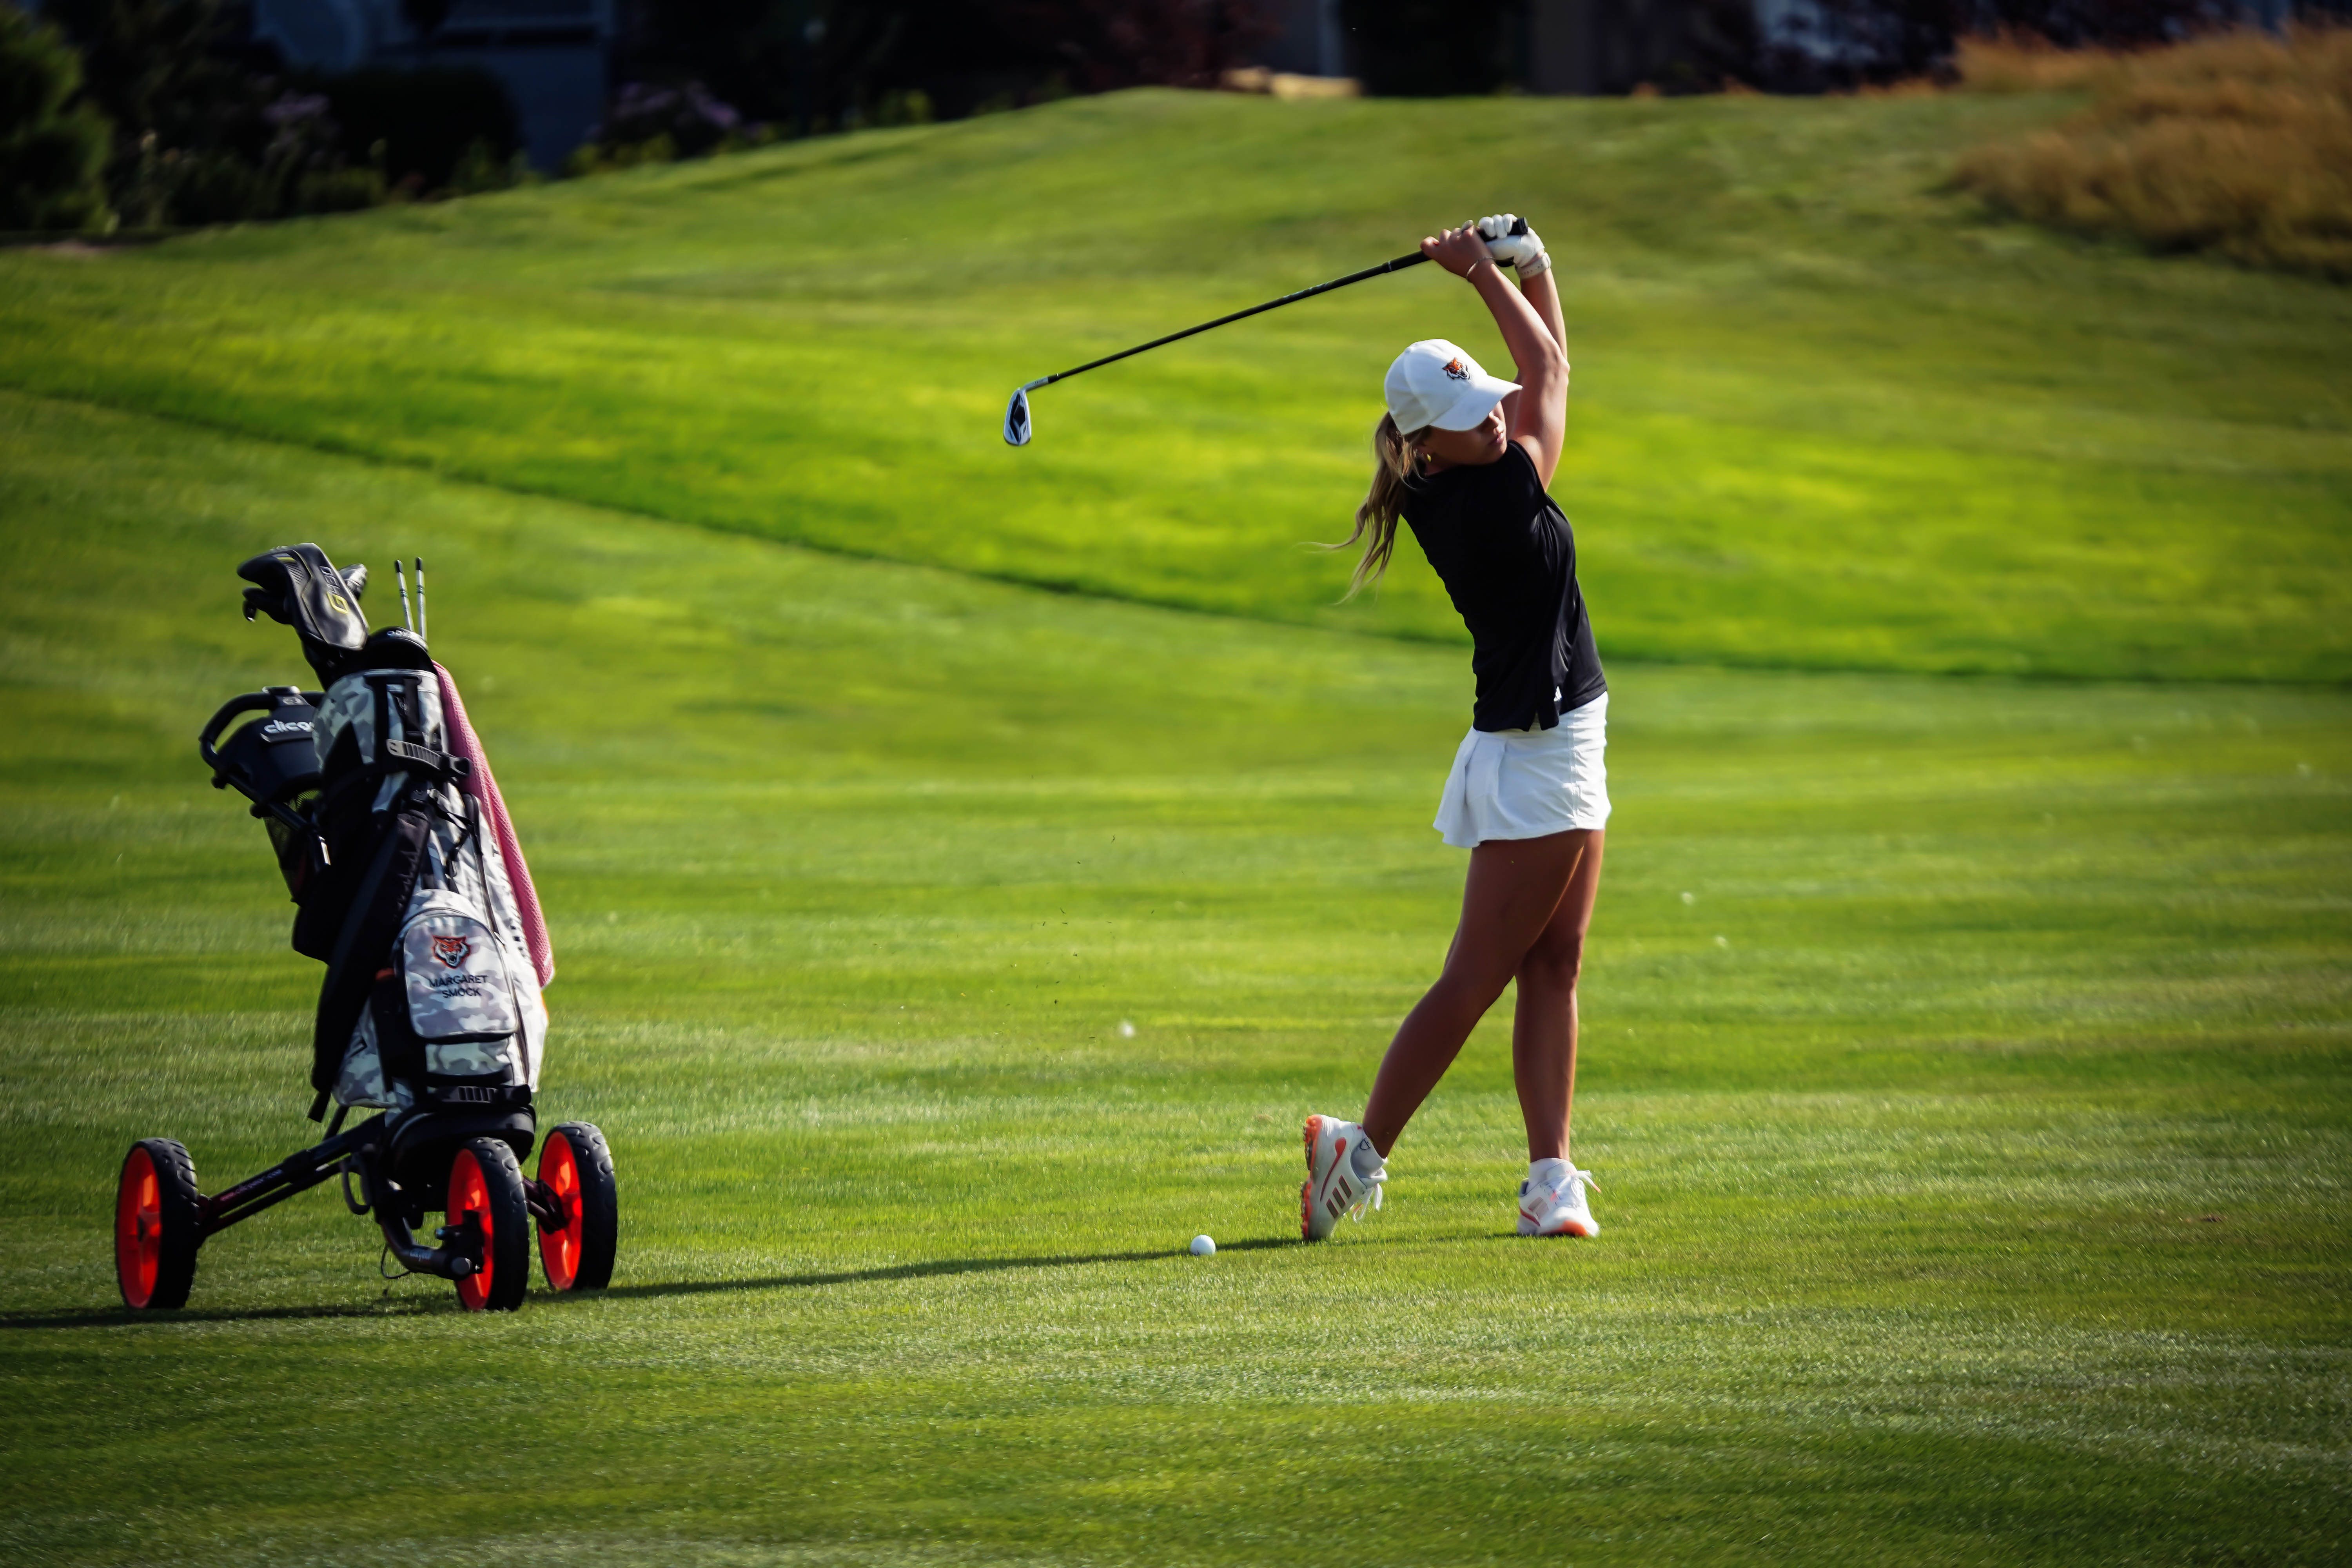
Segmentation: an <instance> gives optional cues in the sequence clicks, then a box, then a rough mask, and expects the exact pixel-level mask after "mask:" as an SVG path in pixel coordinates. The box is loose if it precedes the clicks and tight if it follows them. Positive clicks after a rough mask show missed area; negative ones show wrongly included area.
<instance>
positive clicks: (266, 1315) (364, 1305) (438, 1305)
mask: <svg viewBox="0 0 2352 1568" xmlns="http://www.w3.org/2000/svg"><path fill="white" fill-rule="evenodd" d="M1298 1245H1300V1244H1299V1243H1297V1242H1296V1241H1292V1240H1290V1239H1288V1238H1287V1237H1259V1238H1257V1239H1255V1240H1250V1241H1235V1242H1229V1243H1227V1244H1226V1245H1224V1246H1223V1247H1219V1248H1218V1249H1217V1250H1218V1251H1219V1252H1265V1251H1270V1250H1272V1249H1273V1248H1275V1247H1297V1246H1298ZM1189 1256H1190V1254H1189V1253H1188V1252H1187V1251H1186V1249H1185V1248H1183V1247H1165V1248H1161V1249H1159V1250H1156V1251H1151V1252H1070V1253H1059V1254H1055V1255H1053V1256H1049V1257H1045V1258H936V1259H934V1260H932V1261H930V1262H928V1263H896V1264H892V1265H890V1266H889V1267H887V1268H848V1269H841V1270H838V1271H835V1272H831V1273H823V1274H767V1275H760V1276H756V1277H754V1278H752V1279H674V1280H669V1281H667V1282H664V1283H660V1284H647V1285H615V1286H613V1287H611V1288H610V1289H604V1290H587V1291H583V1292H581V1293H579V1294H578V1295H557V1294H554V1293H552V1292H545V1291H541V1292H535V1293H533V1294H532V1296H531V1297H530V1302H529V1304H530V1306H531V1307H532V1308H534V1309H541V1308H546V1307H557V1306H562V1305H564V1304H565V1303H567V1302H572V1301H609V1300H640V1299H644V1298H650V1297H659V1296H707V1295H712V1294H716V1293H719V1292H721V1291H732V1290H814V1289H824V1288H825V1287H827V1286H833V1285H863V1284H869V1283H875V1282H879V1281H884V1280H890V1279H936V1278H939V1277H940V1276H942V1275H950V1274H989V1273H993V1272H996V1271H997V1270H999V1269H1009V1268H1079V1267H1083V1266H1085V1265H1087V1264H1093V1263H1156V1262H1159V1261H1160V1260H1162V1259H1164V1258H1184V1257H1189ZM457 1310H459V1308H458V1306H457V1300H456V1298H455V1297H454V1296H449V1297H441V1298H432V1299H425V1298H419V1297H413V1296H412V1297H407V1298H404V1299H402V1300H388V1299H387V1300H375V1301H360V1302H343V1303H338V1304H335V1305H332V1306H326V1305H320V1306H310V1307H247V1308H243V1309H223V1310H216V1311H205V1310H201V1309H199V1310H194V1311H190V1310H186V1309H181V1310H175V1311H166V1312H134V1311H131V1310H129V1309H128V1308H124V1307H93V1308H90V1309H89V1310H86V1311H79V1312H45V1313H29V1312H28V1313H22V1314H18V1313H13V1312H6V1313H0V1331H6V1330H9V1329H113V1328H131V1327H135V1326H137V1325H140V1324H155V1325H159V1326H168V1325H170V1324H173V1323H247V1322H270V1321H285V1320H300V1319H307V1318H383V1317H418V1316H422V1315H424V1314H426V1313H435V1312H454V1311H457Z"/></svg>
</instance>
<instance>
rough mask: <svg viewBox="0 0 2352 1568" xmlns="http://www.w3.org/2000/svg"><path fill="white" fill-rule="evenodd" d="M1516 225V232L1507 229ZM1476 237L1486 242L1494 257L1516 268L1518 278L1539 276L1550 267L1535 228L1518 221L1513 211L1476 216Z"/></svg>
mask: <svg viewBox="0 0 2352 1568" xmlns="http://www.w3.org/2000/svg"><path fill="white" fill-rule="evenodd" d="M1515 227H1516V228H1517V229H1518V230H1519V232H1518V233H1517V234H1513V233H1512V232H1511V230H1512V229H1513V228H1515ZM1478 237H1479V238H1481V239H1483V240H1485V241H1486V249H1487V251H1488V253H1489V254H1491V255H1492V256H1493V257H1494V258H1495V259H1496V260H1497V261H1507V262H1509V263H1510V264H1511V266H1512V267H1513V268H1515V269H1517V272H1518V275H1519V281H1520V282H1522V283H1524V282H1526V281H1527V280H1528V279H1530V278H1539V277H1541V276H1542V275H1543V274H1544V273H1545V272H1547V271H1549V269H1550V268H1551V258H1550V257H1549V256H1547V255H1545V254H1544V244H1543V241H1542V240H1540V239H1538V238H1537V237H1536V231H1535V230H1534V229H1531V228H1529V227H1528V226H1527V225H1526V224H1525V223H1523V222H1521V221H1520V219H1519V217H1518V215H1517V214H1516V213H1496V214H1495V215H1494V216H1492V217H1482V218H1480V219H1479V220H1478Z"/></svg>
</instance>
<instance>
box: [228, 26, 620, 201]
mask: <svg viewBox="0 0 2352 1568" xmlns="http://www.w3.org/2000/svg"><path fill="white" fill-rule="evenodd" d="M253 31H254V36H255V37H256V38H257V40H258V41H260V42H264V43H267V44H269V45H272V46H273V47H276V48H277V50H278V53H279V54H280V55H282V56H284V57H285V59H286V63H287V64H289V66H307V67H310V68H314V69H317V70H320V71H325V72H328V73H330V74H336V73H341V72H343V71H352V70H358V69H361V68H365V67H389V68H395V69H416V68H421V67H425V66H432V67H437V68H458V67H467V68H476V69H479V70H484V71H487V72H488V73H489V74H490V75H492V76H494V77H496V78H498V79H499V82H500V83H501V84H503V85H504V86H505V88H506V89H507V97H508V99H509V100H510V101H511V102H512V103H513V105H514V111H515V120H516V122H517V124H518V126H519V128H520V131H521V133H522V143H523V151H524V152H525V153H527V154H528V155H529V156H530V161H531V163H532V164H533V165H534V166H536V167H538V168H540V169H543V170H551V169H553V168H555V167H556V166H558V165H559V164H561V163H562V162H563V159H564V157H565V155H566V154H567V153H570V152H571V151H572V149H573V148H574V147H577V146H579V145H580V143H581V142H584V141H586V140H588V138H589V136H590V135H591V134H592V133H593V131H594V129H595V127H596V125H597V122H598V121H601V120H602V119H603V118H604V100H605V96H606V93H607V90H608V89H609V87H610V85H611V84H610V80H609V78H610V74H611V59H612V52H613V37H614V0H407V3H406V4H403V3H402V0H253Z"/></svg>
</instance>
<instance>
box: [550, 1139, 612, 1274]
mask: <svg viewBox="0 0 2352 1568" xmlns="http://www.w3.org/2000/svg"><path fill="white" fill-rule="evenodd" d="M539 1179H540V1182H541V1184H542V1185H544V1186H545V1187H546V1188H547V1189H548V1191H549V1192H550V1193H551V1194H552V1195H553V1197H554V1200H555V1207H556V1213H557V1214H558V1215H560V1216H561V1217H562V1224H560V1225H550V1224H548V1223H547V1222H546V1221H544V1220H542V1221H541V1222H540V1227H539V1261H540V1266H541V1268H544V1269H545V1270H546V1271H547V1283H548V1288H549V1289H554V1290H602V1289H604V1287H605V1286H607V1285H609V1284H611V1283H612V1282H613V1254H614V1250H615V1249H616V1248H617V1247H618V1246H619V1243H620V1229H621V1215H620V1203H619V1199H618V1197H617V1196H616V1194H615V1193H614V1186H613V1152H612V1151H611V1150H610V1149H608V1148H606V1147H605V1146H604V1133H602V1132H600V1131H597V1130H596V1128H595V1127H594V1126H593V1124H592V1123H589V1122H585V1121H566V1122H564V1123H563V1124H562V1126H559V1127H557V1128H555V1129H554V1130H553V1131H550V1132H549V1133H548V1135H547V1140H546V1142H543V1143H541V1145H540V1147H539Z"/></svg>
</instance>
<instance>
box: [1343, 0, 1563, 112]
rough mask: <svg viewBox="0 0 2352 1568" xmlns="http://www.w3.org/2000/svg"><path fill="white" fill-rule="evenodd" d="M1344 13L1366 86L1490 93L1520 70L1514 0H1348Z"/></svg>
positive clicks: (1401, 92)
mask: <svg viewBox="0 0 2352 1568" xmlns="http://www.w3.org/2000/svg"><path fill="white" fill-rule="evenodd" d="M1341 15H1342V16H1343V17H1344V18H1345V20H1346V24H1347V28H1348V41H1349V45H1350V47H1351V48H1352V50H1353V57H1354V68H1355V72H1356V75H1357V77H1358V78H1359V79H1360V80H1361V81H1362V82H1363V84H1364V90H1366V91H1367V92H1371V93H1377V94H1379V95H1381V96H1382V97H1386V98H1447V97H1454V96H1457V95H1463V94H1470V93H1486V92H1492V91H1494V90H1495V89H1496V88H1498V87H1501V86H1503V85H1504V84H1505V83H1506V82H1508V81H1510V80H1512V79H1513V78H1514V76H1515V75H1516V73H1517V54H1516V47H1515V46H1516V43H1517V38H1516V36H1515V34H1516V29H1517V26H1518V21H1519V7H1518V5H1517V4H1516V3H1515V0H1343V4H1342V8H1341Z"/></svg>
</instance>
